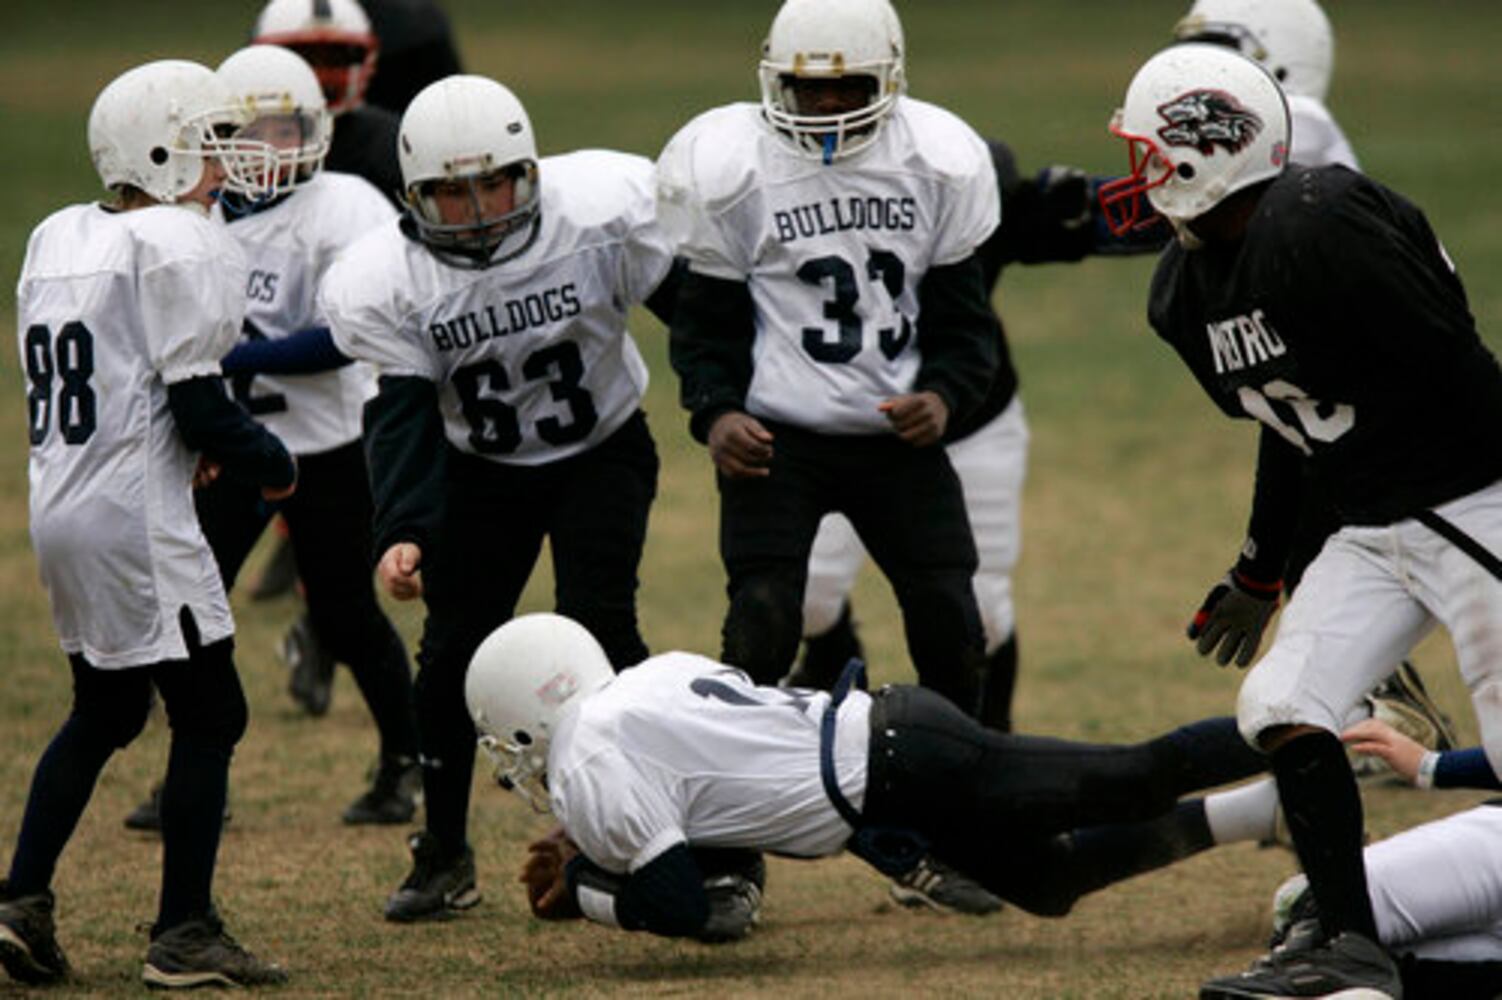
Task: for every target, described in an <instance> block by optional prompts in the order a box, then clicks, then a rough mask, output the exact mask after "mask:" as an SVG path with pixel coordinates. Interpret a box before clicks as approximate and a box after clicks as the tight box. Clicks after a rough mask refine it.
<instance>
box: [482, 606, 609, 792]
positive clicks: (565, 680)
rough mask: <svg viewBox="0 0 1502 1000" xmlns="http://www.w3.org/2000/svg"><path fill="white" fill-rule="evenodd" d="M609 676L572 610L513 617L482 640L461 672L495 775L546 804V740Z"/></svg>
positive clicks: (596, 644) (602, 652)
mask: <svg viewBox="0 0 1502 1000" xmlns="http://www.w3.org/2000/svg"><path fill="white" fill-rule="evenodd" d="M614 677H615V671H614V670H613V669H612V668H611V666H610V660H608V659H607V658H606V656H605V650H603V649H601V648H600V644H599V642H597V641H596V640H595V637H594V636H592V635H590V633H589V630H588V629H586V628H585V627H584V626H583V625H580V624H579V623H578V622H576V621H574V620H573V619H571V618H565V617H563V616H562V615H554V614H546V613H543V614H531V615H523V616H521V617H520V618H513V619H512V620H511V621H509V622H507V623H506V624H504V625H502V626H501V627H500V628H498V629H496V630H495V631H494V632H492V633H490V635H489V636H488V637H487V638H486V639H485V641H484V642H482V643H480V646H479V648H478V649H476V650H475V655H474V656H473V657H472V658H471V659H470V661H469V673H468V674H467V675H465V678H464V700H465V701H466V702H467V703H468V705H469V714H470V717H471V718H472V719H474V721H475V730H476V733H477V735H478V736H479V741H480V747H481V749H483V750H484V751H485V752H486V753H487V754H489V756H490V758H491V760H493V761H494V762H495V766H496V767H495V777H496V781H498V782H500V784H501V787H503V788H507V789H510V790H511V791H514V792H516V793H517V794H519V795H521V796H522V798H524V799H526V800H527V802H529V803H530V804H531V806H532V808H534V809H536V810H537V811H539V812H547V811H548V791H547V783H546V781H547V769H548V744H549V740H551V739H552V736H553V732H554V730H555V728H556V727H557V724H558V721H559V720H560V719H561V718H562V717H563V715H564V713H565V712H567V711H568V710H569V709H570V708H572V707H573V706H574V705H576V704H578V703H579V702H580V701H582V700H583V699H584V698H585V697H587V696H588V695H591V694H593V693H594V692H596V691H598V690H600V689H601V688H603V687H604V686H605V685H607V684H609V683H610V681H611V680H612V679H613V678H614Z"/></svg>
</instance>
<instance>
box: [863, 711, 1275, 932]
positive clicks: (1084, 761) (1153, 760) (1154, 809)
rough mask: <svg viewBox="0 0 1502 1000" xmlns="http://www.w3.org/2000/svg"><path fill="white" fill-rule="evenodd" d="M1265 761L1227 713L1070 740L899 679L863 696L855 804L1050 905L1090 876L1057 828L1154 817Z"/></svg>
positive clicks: (1058, 905)
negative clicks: (1007, 723)
mask: <svg viewBox="0 0 1502 1000" xmlns="http://www.w3.org/2000/svg"><path fill="white" fill-rule="evenodd" d="M1266 768H1267V759H1266V757H1264V756H1263V755H1262V754H1261V753H1259V752H1257V751H1256V750H1254V749H1252V748H1251V747H1249V746H1248V745H1247V744H1246V742H1245V741H1244V740H1243V739H1242V738H1241V735H1240V733H1239V732H1238V731H1237V728H1236V720H1235V719H1233V718H1230V717H1226V718H1219V719H1209V720H1205V721H1203V722H1198V723H1194V724H1191V725H1189V726H1184V727H1181V728H1179V729H1176V730H1174V731H1172V732H1170V733H1168V734H1166V735H1164V736H1161V737H1159V738H1157V739H1154V740H1150V741H1148V742H1146V743H1137V744H1120V745H1111V744H1091V743H1077V742H1073V741H1069V740H1060V739H1050V738H1046V737H1039V736H1022V735H1017V734H1014V733H1002V732H998V731H996V730H990V729H986V728H984V727H982V726H981V725H979V724H978V723H976V722H975V721H974V720H973V719H971V718H970V717H969V716H967V715H966V714H965V713H963V712H961V711H960V710H959V709H958V708H957V707H955V706H954V705H953V704H950V703H949V702H948V701H946V700H945V699H943V698H941V697H939V696H938V695H936V694H935V693H933V692H931V691H927V690H924V689H922V688H915V687H906V686H897V687H891V688H883V689H882V690H881V691H879V692H877V693H876V695H875V696H874V701H873V703H872V709H871V750H870V771H869V775H868V779H867V786H866V799H865V809H864V814H863V815H864V817H865V819H866V820H867V821H868V822H870V823H872V824H875V825H878V826H887V827H897V828H907V829H912V830H916V831H917V832H919V833H921V834H922V835H923V836H924V837H925V838H926V839H927V840H928V842H929V845H930V851H931V853H932V854H933V855H934V856H935V857H937V858H939V859H940V860H942V861H944V862H946V863H947V864H949V865H951V866H953V867H954V868H957V869H959V870H960V871H962V872H964V873H965V874H967V875H969V876H970V877H972V878H974V879H975V880H976V881H978V882H980V883H981V884H982V885H984V886H985V887H986V888H987V889H988V890H990V891H991V892H993V893H995V894H996V895H998V896H1000V897H1001V898H1003V899H1005V900H1007V901H1009V902H1011V903H1013V904H1015V905H1017V906H1020V907H1022V908H1023V909H1025V910H1027V911H1028V912H1030V913H1035V914H1039V915H1042V916H1056V915H1059V914H1062V913H1065V912H1067V911H1068V909H1069V907H1070V906H1072V905H1073V903H1074V900H1075V899H1076V898H1077V897H1078V896H1079V895H1080V894H1081V893H1082V892H1084V891H1088V890H1089V889H1093V888H1098V887H1099V885H1098V884H1094V883H1092V884H1088V885H1087V884H1085V883H1083V882H1082V881H1081V880H1080V878H1079V877H1078V875H1079V873H1077V872H1075V871H1074V868H1075V866H1076V863H1077V859H1075V858H1072V857H1071V854H1070V846H1071V845H1070V842H1069V839H1068V838H1067V837H1063V836H1061V835H1062V834H1067V833H1069V832H1071V831H1074V830H1077V829H1080V828H1096V827H1101V826H1104V825H1108V824H1109V825H1121V824H1132V823H1137V822H1142V821H1147V820H1151V819H1154V818H1156V817H1161V816H1164V815H1166V814H1168V813H1170V812H1171V811H1172V810H1173V809H1174V807H1175V805H1176V802H1177V800H1178V797H1179V796H1180V795H1182V794H1184V793H1186V792H1190V791H1194V790H1196V789H1201V788H1210V787H1214V786H1216V785H1220V784H1224V783H1226V782H1230V781H1236V780H1239V779H1241V778H1245V777H1249V776H1250V775H1253V774H1258V773H1261V772H1263V771H1265V770H1266ZM1150 867H1157V864H1147V863H1146V860H1145V861H1144V865H1143V867H1142V869H1140V870H1146V869H1147V868H1150ZM1125 874H1129V873H1124V874H1123V875H1122V877H1125Z"/></svg>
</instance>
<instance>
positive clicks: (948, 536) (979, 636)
mask: <svg viewBox="0 0 1502 1000" xmlns="http://www.w3.org/2000/svg"><path fill="white" fill-rule="evenodd" d="M899 449H900V450H899ZM888 459H889V464H887V466H886V468H885V469H884V470H882V471H883V474H882V475H881V477H880V479H879V480H878V479H876V478H873V479H871V480H869V481H867V482H864V483H858V484H854V488H852V489H849V490H847V492H846V494H845V497H844V499H845V500H846V502H847V503H848V506H847V509H846V513H847V514H848V515H849V516H850V521H851V523H852V524H854V525H855V529H856V531H858V532H859V533H860V536H861V540H862V541H863V542H865V544H866V547H867V548H868V549H870V551H871V556H872V558H873V559H875V560H876V564H877V565H878V566H880V567H881V570H882V572H883V573H884V574H886V577H887V579H888V580H889V581H891V584H892V589H893V590H894V591H895V592H896V595H897V602H898V604H899V605H900V606H901V607H902V622H903V628H904V630H905V632H906V634H907V645H908V652H909V654H910V655H911V656H912V659H913V667H914V668H915V669H916V671H917V673H918V682H919V683H920V684H922V685H923V686H925V687H928V688H932V689H933V690H935V691H938V692H939V693H940V694H942V695H944V696H945V697H946V698H948V699H949V700H950V701H952V702H954V703H955V704H956V705H959V706H960V707H961V708H963V709H964V710H965V711H966V712H970V713H972V714H973V713H974V712H975V711H976V709H977V707H978V706H979V695H980V673H981V668H982V665H983V661H984V653H983V652H982V647H983V645H984V638H983V633H982V629H981V623H980V612H979V611H978V609H977V608H976V603H975V591H974V589H973V586H972V583H971V580H972V578H973V577H974V576H975V567H976V555H975V542H974V539H973V537H972V535H971V532H970V521H969V518H968V517H967V516H966V514H965V502H964V496H963V493H962V492H961V490H960V484H959V479H958V478H957V477H956V476H955V474H954V469H953V468H952V467H951V466H950V464H949V459H948V457H947V456H946V455H945V454H944V452H943V451H942V450H940V449H938V448H908V447H906V446H903V445H900V444H897V445H896V446H895V447H894V448H893V449H892V450H891V451H890V452H889V454H888Z"/></svg>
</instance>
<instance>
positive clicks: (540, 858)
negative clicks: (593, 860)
mask: <svg viewBox="0 0 1502 1000" xmlns="http://www.w3.org/2000/svg"><path fill="white" fill-rule="evenodd" d="M578 853H579V848H578V846H577V845H576V844H575V843H574V842H573V841H572V840H569V839H568V834H567V833H566V832H565V831H564V829H563V827H561V826H560V827H558V828H557V829H555V830H553V831H552V832H551V833H549V834H548V835H547V836H546V837H542V838H539V839H538V840H534V841H532V843H530V844H528V845H527V860H526V861H524V862H522V870H521V875H519V876H518V877H517V881H518V882H521V883H523V884H524V885H526V887H527V903H528V905H529V906H531V907H532V915H533V916H535V917H537V918H538V919H539V920H572V919H574V918H576V917H581V916H583V913H582V912H581V911H580V910H579V903H578V901H577V900H575V899H574V897H573V894H572V893H570V892H569V891H568V872H567V870H566V869H567V866H568V863H569V859H570V858H573V857H574V856H575V855H577V854H578Z"/></svg>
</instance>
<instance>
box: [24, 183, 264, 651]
mask: <svg viewBox="0 0 1502 1000" xmlns="http://www.w3.org/2000/svg"><path fill="white" fill-rule="evenodd" d="M245 275H246V271H245V264H244V259H243V257H242V256H241V254H240V251H239V249H238V248H237V247H236V246H235V244H234V242H233V241H232V240H230V239H229V237H228V235H227V234H226V233H225V232H224V227H223V226H221V225H219V224H217V223H214V222H211V221H210V220H208V219H206V218H204V217H203V216H201V215H198V214H195V213H194V212H192V211H191V210H188V209H185V208H179V207H169V206H155V207H151V208H142V209H137V210H135V211H131V212H118V213H117V212H111V211H108V210H106V209H104V208H103V207H101V206H99V205H75V206H72V207H71V208H65V209H63V210H62V211H60V212H57V213H55V214H54V215H52V216H50V217H48V218H47V219H46V220H45V221H43V222H42V224H41V225H40V226H38V227H37V228H36V230H35V231H34V232H33V233H32V234H31V240H30V242H29V243H28V244H27V247H26V263H25V265H24V267H23V268H22V271H21V281H20V285H19V287H18V288H17V292H16V303H17V308H18V312H19V322H18V323H17V326H16V331H17V335H18V338H19V340H20V349H21V368H22V371H23V372H24V373H25V376H26V384H27V405H28V409H29V413H30V420H31V427H30V436H31V541H32V547H33V549H34V550H35V552H36V556H37V564H38V567H39V568H40V571H41V577H42V583H43V585H44V586H45V587H46V588H47V592H48V596H49V597H50V598H51V601H52V614H53V619H54V621H55V622H56V625H57V632H58V636H59V638H60V640H61V642H62V647H63V649H64V650H65V651H67V652H68V653H82V654H83V655H84V656H86V657H87V658H88V660H89V662H90V663H92V664H93V665H94V666H96V667H104V668H114V667H131V666H139V665H144V664H151V663H156V662H159V661H162V660H168V659H185V658H186V657H187V655H188V653H187V646H186V644H185V643H184V640H183V635H182V630H181V628H180V627H179V624H178V615H179V611H180V610H181V609H182V608H183V607H187V608H188V609H190V610H191V612H192V614H193V618H194V620H195V622H196V623H197V626H198V630H199V633H200V635H201V636H202V639H203V641H204V642H205V643H209V642H214V641H216V640H219V639H223V638H225V637H226V636H229V635H231V634H233V632H234V622H233V619H232V618H231V617H230V610H229V603H228V601H227V600H226V599H225V595H224V587H223V585H222V584H221V583H220V580H219V569H218V566H217V565H216V564H215V562H214V557H213V554H212V553H211V552H210V550H209V547H208V544H207V543H206V542H205V541H204V537H203V532H202V531H200V530H199V526H198V517H197V515H196V514H195V513H194V509H193V495H192V479H193V470H194V466H195V462H196V459H197V456H196V455H195V454H194V453H193V452H190V451H189V450H188V449H187V447H186V446H185V445H184V444H183V441H182V438H181V436H180V435H179V434H178V432H177V427H176V425H175V424H174V423H173V420H172V415H171V412H170V411H169V410H168V407H167V386H168V385H169V384H171V383H174V382H180V381H184V380H187V379H190V378H195V377H199V376H209V375H218V374H219V359H220V358H221V357H223V356H224V354H225V352H226V351H228V350H229V349H230V347H231V346H232V345H233V344H234V342H235V338H236V337H238V336H239V334H240V323H241V320H242V318H243V317H244V313H245V296H244V289H245Z"/></svg>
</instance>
